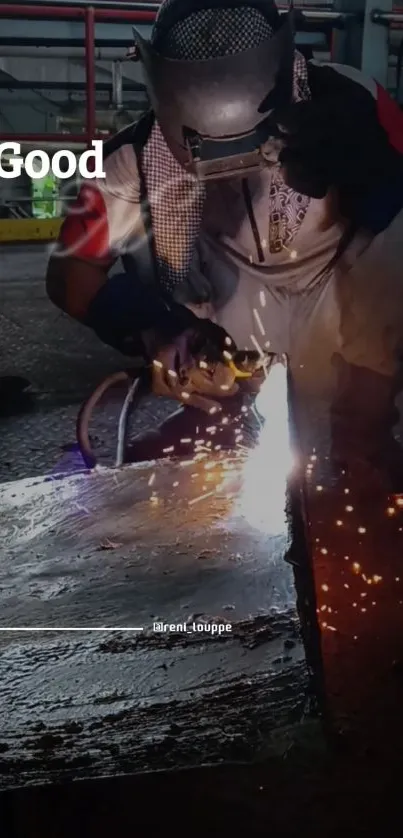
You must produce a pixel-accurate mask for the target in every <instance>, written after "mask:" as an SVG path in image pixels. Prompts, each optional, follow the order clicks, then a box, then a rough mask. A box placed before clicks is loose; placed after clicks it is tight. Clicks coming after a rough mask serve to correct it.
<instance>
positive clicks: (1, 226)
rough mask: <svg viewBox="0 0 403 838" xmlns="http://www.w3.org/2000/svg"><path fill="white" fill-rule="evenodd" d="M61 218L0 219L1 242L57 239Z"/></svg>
mask: <svg viewBox="0 0 403 838" xmlns="http://www.w3.org/2000/svg"><path fill="white" fill-rule="evenodd" d="M62 220H63V219H61V218H43V219H42V218H3V219H0V242H9V243H12V242H35V241H52V240H53V239H57V237H58V235H59V231H60V227H61V224H62Z"/></svg>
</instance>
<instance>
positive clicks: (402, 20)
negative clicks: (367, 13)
mask: <svg viewBox="0 0 403 838" xmlns="http://www.w3.org/2000/svg"><path fill="white" fill-rule="evenodd" d="M371 20H372V23H379V24H381V25H383V26H390V24H391V23H392V24H393V23H398V24H400V25H402V24H403V9H402V10H401V11H400V12H398V11H396V12H382V11H381V10H380V9H373V10H372V12H371Z"/></svg>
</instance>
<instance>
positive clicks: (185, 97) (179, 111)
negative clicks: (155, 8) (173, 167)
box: [135, 0, 294, 178]
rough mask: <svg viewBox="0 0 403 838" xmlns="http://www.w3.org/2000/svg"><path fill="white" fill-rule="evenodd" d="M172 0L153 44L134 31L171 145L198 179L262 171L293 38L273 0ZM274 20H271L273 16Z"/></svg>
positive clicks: (288, 92)
mask: <svg viewBox="0 0 403 838" xmlns="http://www.w3.org/2000/svg"><path fill="white" fill-rule="evenodd" d="M189 6H190V9H191V8H192V2H190V3H189V2H186V0H167V2H165V3H163V5H162V7H161V8H160V11H159V13H158V15H157V19H156V23H155V26H154V30H153V34H152V38H151V42H150V43H147V42H145V41H144V40H143V39H142V38H141V36H140V35H139V33H136V32H135V38H136V43H137V47H138V52H139V55H140V57H141V60H142V62H143V65H144V69H145V76H146V80H147V87H148V92H149V95H150V99H151V104H152V107H153V110H154V112H155V115H156V118H157V120H158V123H159V125H160V128H161V131H162V133H163V136H164V138H165V140H166V142H167V145H168V147H169V148H170V150H171V152H172V153H173V155H174V157H175V158H176V160H177V161H178V162H179V163H180V164H181V165H182V166H183V168H185V169H186V170H187V171H188V172H190V173H193V174H196V175H197V177H199V178H209V177H214V178H215V177H230V176H232V175H233V174H234V173H237V172H241V171H243V172H245V173H246V172H248V171H251V170H253V169H256V168H260V167H261V166H262V165H264V163H263V160H262V154H261V149H262V146H263V145H264V143H266V142H267V140H268V137H269V136H275V133H272V132H273V131H274V132H275V128H276V126H275V123H274V121H273V120H272V119H271V115H272V112H273V110H274V109H275V108H276V107H278V106H279V105H280V104H281V105H284V104H286V103H287V104H288V102H289V101H290V100H291V98H292V88H293V55H294V48H293V34H292V27H291V24H290V21H289V20H288V19H286V22H285V24H284V23H281V22H280V18H279V17H278V15H277V12H276V10H275V7H274V6H272V5H271V2H270V0H250V5H247V4H245V0H193V11H190V13H189ZM273 8H274V14H275V17H274V18H273V14H271V16H270V14H269V12H270V10H271V12H273Z"/></svg>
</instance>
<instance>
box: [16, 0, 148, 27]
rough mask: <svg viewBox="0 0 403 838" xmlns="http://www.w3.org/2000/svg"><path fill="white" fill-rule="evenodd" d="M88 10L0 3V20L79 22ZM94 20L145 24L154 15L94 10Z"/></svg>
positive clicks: (130, 11)
mask: <svg viewBox="0 0 403 838" xmlns="http://www.w3.org/2000/svg"><path fill="white" fill-rule="evenodd" d="M87 11H88V8H84V7H81V8H80V7H78V6H77V7H75V6H25V5H24V4H23V3H0V19H1V18H13V19H14V20H20V19H21V18H22V19H24V18H31V19H34V20H35V19H39V18H41V19H44V20H59V19H65V20H66V19H69V20H81V18H84V17H85V14H86V12H87ZM93 11H94V18H95V20H99V21H105V20H106V21H109V22H110V23H112V22H113V21H125V22H126V21H127V22H131V21H133V22H135V21H137V22H138V23H140V22H141V23H147V22H149V21H153V20H155V15H156V13H155V12H154V11H152V10H150V11H149V12H147V11H144V10H140V11H134V10H133V9H128V10H127V12H126V11H125V10H124V9H94V10H93Z"/></svg>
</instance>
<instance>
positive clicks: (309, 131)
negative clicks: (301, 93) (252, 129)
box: [276, 67, 402, 224]
mask: <svg viewBox="0 0 403 838" xmlns="http://www.w3.org/2000/svg"><path fill="white" fill-rule="evenodd" d="M317 78H319V75H318V77H317ZM313 79H314V83H313V85H312V86H311V89H312V99H311V100H309V101H306V102H298V103H295V104H293V105H291V106H290V107H288V108H286V109H284V110H283V111H279V112H277V113H276V122H277V124H278V126H279V128H280V133H281V137H282V141H283V149H282V151H281V152H280V156H279V161H280V163H281V164H282V166H283V173H284V177H285V180H286V183H287V185H288V186H289V187H290V188H292V189H294V190H295V191H297V192H300V193H302V194H305V195H308V196H309V197H312V198H324V197H325V195H327V193H328V192H329V190H333V191H334V190H335V189H336V190H337V192H338V203H339V213H340V215H341V216H343V217H344V218H346V219H348V220H350V221H353V222H356V223H358V224H360V223H361V218H360V213H361V211H362V209H363V208H365V203H366V200H367V199H368V197H369V196H371V195H372V194H374V192H375V193H376V192H377V191H379V188H380V186H381V185H382V184H384V183H385V182H388V180H390V181H391V182H392V183H393V181H394V180H395V178H396V173H397V170H398V169H401V167H402V166H401V160H400V155H398V154H397V152H396V151H395V150H394V149H393V148H392V146H391V144H390V142H389V138H388V136H387V133H386V131H385V130H384V128H383V127H382V126H381V124H380V122H379V119H378V115H377V106H376V101H375V99H374V98H373V97H372V95H371V94H370V92H369V91H368V90H366V89H365V88H364V87H363V86H362V85H360V84H357V83H356V82H354V81H352V80H351V79H349V78H346V77H343V76H341V75H340V74H339V73H337V72H336V71H334V70H333V69H332V68H326V67H321V68H320V86H319V85H318V86H317V87H315V76H314V77H313Z"/></svg>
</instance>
